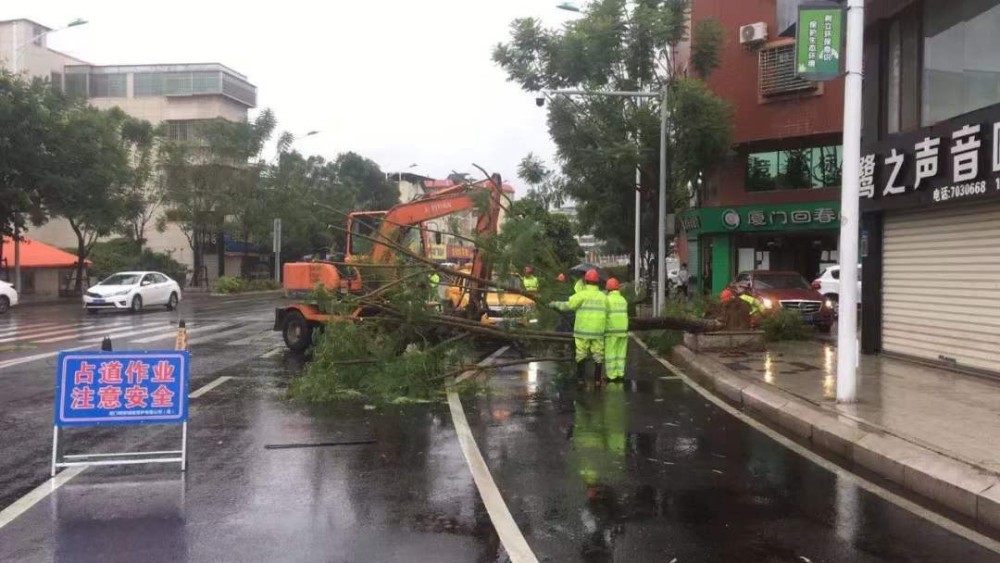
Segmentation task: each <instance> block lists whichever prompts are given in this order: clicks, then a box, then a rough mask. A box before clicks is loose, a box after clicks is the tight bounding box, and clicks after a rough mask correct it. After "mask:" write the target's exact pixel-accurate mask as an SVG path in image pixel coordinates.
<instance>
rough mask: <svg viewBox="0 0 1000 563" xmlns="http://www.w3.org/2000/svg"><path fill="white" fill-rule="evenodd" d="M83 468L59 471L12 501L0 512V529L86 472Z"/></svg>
mask: <svg viewBox="0 0 1000 563" xmlns="http://www.w3.org/2000/svg"><path fill="white" fill-rule="evenodd" d="M86 470H87V468H86V467H84V466H78V467H70V468H67V469H66V470H64V471H61V472H60V473H59V474H58V475H56V476H55V477H52V478H51V479H49V480H47V481H45V482H44V483H42V484H41V485H38V486H37V487H35V488H34V489H32V490H31V492H29V493H28V494H26V495H24V496H23V497H21V498H19V499H17V500H16V501H14V504H12V505H10V506H8V507H7V508H5V509H3V510H0V529H2V528H3V527H4V526H6V525H7V524H10V523H11V522H13V521H14V520H15V519H16V518H17V517H18V516H20V515H22V514H24V513H25V512H27V511H28V509H30V508H31V507H32V506H35V505H36V504H38V501H40V500H42V499H43V498H45V497H47V496H49V495H50V494H52V493H54V492H55V491H56V489H58V488H59V487H62V486H63V485H65V484H66V483H68V482H69V480H70V479H72V478H74V477H76V476H77V475H79V474H81V473H83V472H84V471H86Z"/></svg>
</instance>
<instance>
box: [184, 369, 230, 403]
mask: <svg viewBox="0 0 1000 563" xmlns="http://www.w3.org/2000/svg"><path fill="white" fill-rule="evenodd" d="M230 379H232V377H230V376H228V375H223V376H222V377H219V378H217V379H216V380H215V381H213V382H211V383H209V384H208V385H205V386H204V387H200V388H198V389H196V390H194V391H192V392H191V394H190V395H188V398H189V399H197V398H198V397H201V396H202V395H204V394H205V393H208V392H209V391H211V390H212V389H215V388H216V387H218V386H219V385H222V384H223V383H225V382H227V381H229V380H230Z"/></svg>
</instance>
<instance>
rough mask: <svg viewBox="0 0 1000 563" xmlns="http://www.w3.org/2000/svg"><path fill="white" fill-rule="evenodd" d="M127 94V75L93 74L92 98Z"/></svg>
mask: <svg viewBox="0 0 1000 563" xmlns="http://www.w3.org/2000/svg"><path fill="white" fill-rule="evenodd" d="M126 94H127V87H126V75H124V74H91V75H90V97H91V98H124V97H125V96H126Z"/></svg>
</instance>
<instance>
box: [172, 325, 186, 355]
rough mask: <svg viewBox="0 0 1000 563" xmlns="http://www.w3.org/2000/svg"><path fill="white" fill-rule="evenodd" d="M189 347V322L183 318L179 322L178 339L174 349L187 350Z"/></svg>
mask: <svg viewBox="0 0 1000 563" xmlns="http://www.w3.org/2000/svg"><path fill="white" fill-rule="evenodd" d="M187 347H188V335H187V324H185V323H184V319H181V320H180V322H179V323H177V339H176V340H175V341H174V350H187Z"/></svg>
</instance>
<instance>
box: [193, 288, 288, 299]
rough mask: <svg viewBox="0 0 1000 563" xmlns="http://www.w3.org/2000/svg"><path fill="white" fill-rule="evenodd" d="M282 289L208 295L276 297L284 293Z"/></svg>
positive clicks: (210, 295) (209, 294)
mask: <svg viewBox="0 0 1000 563" xmlns="http://www.w3.org/2000/svg"><path fill="white" fill-rule="evenodd" d="M284 292H285V290H284V289H265V290H263V291H241V292H239V293H214V292H213V293H208V294H207V295H208V296H209V297H239V296H241V295H278V294H280V293H284Z"/></svg>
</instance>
